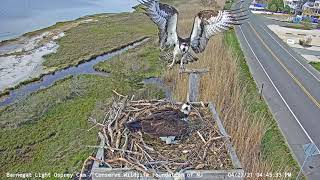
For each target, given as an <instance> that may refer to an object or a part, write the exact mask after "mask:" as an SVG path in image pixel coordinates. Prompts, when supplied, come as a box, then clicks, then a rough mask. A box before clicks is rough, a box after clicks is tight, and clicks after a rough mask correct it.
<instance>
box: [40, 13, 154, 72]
mask: <svg viewBox="0 0 320 180" xmlns="http://www.w3.org/2000/svg"><path fill="white" fill-rule="evenodd" d="M92 19H94V20H96V21H93V22H90V23H82V24H80V25H78V26H77V27H76V28H71V29H69V30H67V31H66V36H64V37H62V38H61V39H59V40H58V44H59V46H60V47H59V48H58V50H57V52H56V53H51V54H49V55H46V56H45V61H44V63H43V65H44V66H45V67H46V68H56V69H62V68H65V67H68V66H72V65H77V64H78V63H79V62H81V61H84V60H88V59H90V58H92V57H95V56H97V55H101V54H104V53H106V52H108V51H110V50H112V49H114V48H116V47H121V46H123V45H126V44H127V43H128V42H133V41H136V40H138V39H141V38H142V37H146V36H152V35H155V32H156V29H155V26H153V24H151V23H145V22H146V21H148V20H149V19H148V18H147V17H146V16H145V15H143V14H141V13H137V12H133V13H120V14H110V15H105V16H101V15H96V16H92Z"/></svg>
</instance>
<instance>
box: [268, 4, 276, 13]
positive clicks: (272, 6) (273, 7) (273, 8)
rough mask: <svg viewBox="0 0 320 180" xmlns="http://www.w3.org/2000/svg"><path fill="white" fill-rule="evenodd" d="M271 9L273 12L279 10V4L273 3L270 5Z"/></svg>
mask: <svg viewBox="0 0 320 180" xmlns="http://www.w3.org/2000/svg"><path fill="white" fill-rule="evenodd" d="M269 10H270V11H272V12H277V11H278V7H277V4H271V5H270V6H269Z"/></svg>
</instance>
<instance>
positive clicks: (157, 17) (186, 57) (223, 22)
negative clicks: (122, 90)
mask: <svg viewBox="0 0 320 180" xmlns="http://www.w3.org/2000/svg"><path fill="white" fill-rule="evenodd" d="M140 3H141V4H142V5H144V8H143V9H144V10H145V11H146V14H147V15H148V16H149V17H150V19H151V20H152V21H153V22H154V23H155V24H156V25H157V26H158V28H159V43H160V49H161V51H163V50H168V51H172V52H171V53H170V52H169V53H170V55H169V57H170V58H171V56H173V57H172V63H171V64H170V65H169V68H172V67H173V65H174V64H175V63H177V62H180V68H184V64H187V63H188V62H193V61H197V60H198V58H197V57H196V56H195V54H199V53H202V52H203V51H204V50H205V48H206V46H207V43H208V41H209V39H210V38H211V37H212V36H213V35H215V34H216V33H219V32H222V31H224V30H227V29H229V28H230V27H231V26H233V25H241V23H239V21H242V20H245V19H247V17H246V16H247V14H245V15H241V13H242V12H245V11H246V10H242V9H235V10H229V11H228V10H224V11H214V10H204V11H200V12H199V13H198V14H197V15H196V17H195V19H194V23H193V30H192V32H191V35H190V37H189V38H186V39H183V38H181V37H180V36H179V35H178V34H177V22H178V11H177V10H176V9H175V8H174V7H172V6H170V5H167V4H163V3H159V2H158V1H156V0H140ZM171 54H172V55H171ZM178 55H179V56H181V59H178V60H177V56H178ZM165 56H166V58H168V55H165ZM166 60H167V59H166ZM170 60H171V59H170Z"/></svg>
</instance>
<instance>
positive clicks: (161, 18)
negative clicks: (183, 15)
mask: <svg viewBox="0 0 320 180" xmlns="http://www.w3.org/2000/svg"><path fill="white" fill-rule="evenodd" d="M140 2H141V4H142V5H144V6H145V8H144V9H145V10H146V14H147V15H148V16H149V17H150V19H151V20H152V21H153V22H154V23H155V24H156V25H157V26H158V28H159V43H160V48H161V49H163V48H168V47H171V46H173V45H174V44H176V43H178V34H177V22H178V11H177V10H176V9H175V8H174V7H172V6H170V5H167V4H162V3H159V2H158V1H156V0H141V1H140Z"/></svg>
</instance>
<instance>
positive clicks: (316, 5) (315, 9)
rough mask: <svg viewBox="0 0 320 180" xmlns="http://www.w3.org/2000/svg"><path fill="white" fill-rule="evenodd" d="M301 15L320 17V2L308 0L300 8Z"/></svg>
mask: <svg viewBox="0 0 320 180" xmlns="http://www.w3.org/2000/svg"><path fill="white" fill-rule="evenodd" d="M302 12H303V13H302V15H304V16H311V17H317V18H319V17H320V0H310V1H308V2H306V3H304V5H303V6H302Z"/></svg>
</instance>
